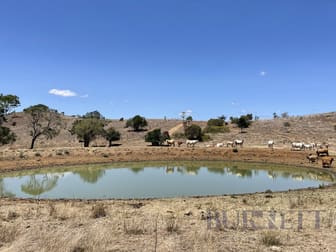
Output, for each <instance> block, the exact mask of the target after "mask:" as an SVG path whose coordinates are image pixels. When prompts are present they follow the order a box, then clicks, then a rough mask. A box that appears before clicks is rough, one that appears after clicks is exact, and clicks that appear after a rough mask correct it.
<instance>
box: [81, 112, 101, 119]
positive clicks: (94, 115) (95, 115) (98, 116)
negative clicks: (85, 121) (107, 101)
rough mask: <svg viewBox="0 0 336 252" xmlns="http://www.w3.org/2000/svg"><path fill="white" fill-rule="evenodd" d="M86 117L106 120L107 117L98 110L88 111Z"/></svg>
mask: <svg viewBox="0 0 336 252" xmlns="http://www.w3.org/2000/svg"><path fill="white" fill-rule="evenodd" d="M83 117H84V118H96V119H102V120H104V119H105V117H104V116H103V115H102V114H101V113H100V112H99V111H97V110H95V111H92V112H87V113H86V114H85V115H84V116H83Z"/></svg>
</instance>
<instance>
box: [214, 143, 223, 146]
mask: <svg viewBox="0 0 336 252" xmlns="http://www.w3.org/2000/svg"><path fill="white" fill-rule="evenodd" d="M216 147H224V143H218V144H216Z"/></svg>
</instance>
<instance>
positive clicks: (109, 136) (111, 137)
mask: <svg viewBox="0 0 336 252" xmlns="http://www.w3.org/2000/svg"><path fill="white" fill-rule="evenodd" d="M104 136H105V139H106V140H107V141H108V142H109V147H111V146H112V141H118V140H120V132H119V131H117V130H115V129H114V128H113V127H110V128H108V129H107V130H105V132H104Z"/></svg>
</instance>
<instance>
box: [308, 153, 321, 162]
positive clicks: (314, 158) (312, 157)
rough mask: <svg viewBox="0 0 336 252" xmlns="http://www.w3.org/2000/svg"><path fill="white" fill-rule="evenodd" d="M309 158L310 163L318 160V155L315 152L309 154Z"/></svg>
mask: <svg viewBox="0 0 336 252" xmlns="http://www.w3.org/2000/svg"><path fill="white" fill-rule="evenodd" d="M307 159H308V160H309V163H315V162H316V161H317V160H318V156H316V155H314V154H309V155H308V156H307Z"/></svg>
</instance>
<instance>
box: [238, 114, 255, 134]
mask: <svg viewBox="0 0 336 252" xmlns="http://www.w3.org/2000/svg"><path fill="white" fill-rule="evenodd" d="M251 120H252V119H250V117H249V116H248V115H242V116H241V117H239V119H238V122H237V126H238V127H239V128H240V132H243V129H246V128H248V127H249V126H250V125H251V123H252V122H251Z"/></svg>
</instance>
